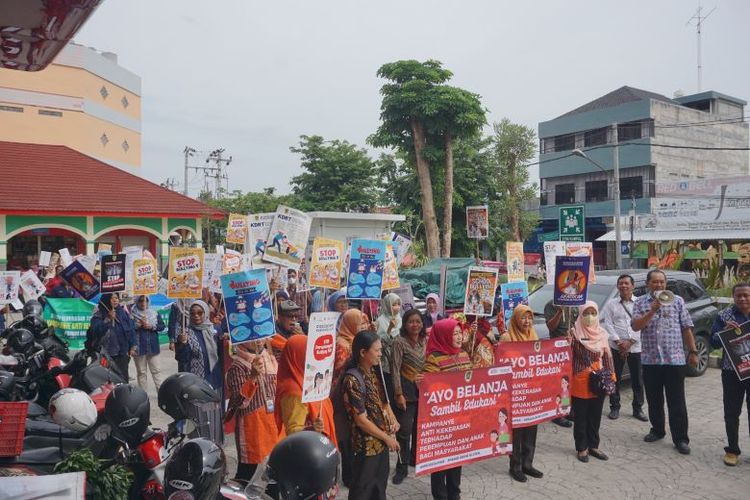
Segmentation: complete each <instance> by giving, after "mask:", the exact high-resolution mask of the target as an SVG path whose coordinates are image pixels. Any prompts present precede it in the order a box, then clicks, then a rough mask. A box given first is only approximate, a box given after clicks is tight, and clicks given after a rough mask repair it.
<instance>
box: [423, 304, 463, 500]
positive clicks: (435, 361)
mask: <svg viewBox="0 0 750 500" xmlns="http://www.w3.org/2000/svg"><path fill="white" fill-rule="evenodd" d="M463 339H464V335H463V331H462V329H461V325H460V324H459V322H458V321H456V320H455V319H453V318H450V319H440V320H438V321H436V322H435V323H434V324H433V325H432V332H431V333H430V337H429V340H427V350H426V354H427V357H426V358H425V364H424V368H423V369H422V371H423V372H425V373H434V372H452V371H466V370H471V369H472V368H473V365H472V363H471V359H470V358H469V355H468V354H467V353H466V351H463V350H461V344H462V343H463ZM430 487H431V490H432V497H433V498H434V499H441V500H442V499H448V500H459V499H460V498H461V467H454V468H452V469H447V470H442V471H440V472H433V473H432V474H430Z"/></svg>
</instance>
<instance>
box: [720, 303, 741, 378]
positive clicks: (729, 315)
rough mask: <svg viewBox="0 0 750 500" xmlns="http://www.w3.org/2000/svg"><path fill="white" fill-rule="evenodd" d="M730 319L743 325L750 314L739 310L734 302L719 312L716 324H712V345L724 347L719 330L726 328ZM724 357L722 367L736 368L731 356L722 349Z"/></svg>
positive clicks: (723, 368)
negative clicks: (730, 359) (730, 358)
mask: <svg viewBox="0 0 750 500" xmlns="http://www.w3.org/2000/svg"><path fill="white" fill-rule="evenodd" d="M730 321H734V322H735V323H737V324H738V325H741V324H742V323H746V322H748V321H750V316H748V315H745V314H742V313H741V312H740V311H739V310H737V306H736V305H734V304H732V305H731V306H729V307H727V308H726V309H724V310H723V311H721V312H720V313H719V314H717V315H716V318H715V319H714V324H713V325H712V326H711V347H724V346H723V344H722V343H721V339H719V332H721V331H723V330H726V329H727V323H729V322H730ZM722 358H723V361H722V362H721V369H722V370H734V368H733V367H732V362H731V361H729V356H727V354H726V352H724V351H722Z"/></svg>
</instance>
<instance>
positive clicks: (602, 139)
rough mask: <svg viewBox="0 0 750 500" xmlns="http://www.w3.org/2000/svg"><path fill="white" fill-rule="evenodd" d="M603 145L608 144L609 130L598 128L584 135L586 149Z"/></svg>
mask: <svg viewBox="0 0 750 500" xmlns="http://www.w3.org/2000/svg"><path fill="white" fill-rule="evenodd" d="M601 144H607V129H606V127H605V128H598V129H596V130H589V131H588V132H584V133H583V145H584V146H586V147H589V146H599V145H601Z"/></svg>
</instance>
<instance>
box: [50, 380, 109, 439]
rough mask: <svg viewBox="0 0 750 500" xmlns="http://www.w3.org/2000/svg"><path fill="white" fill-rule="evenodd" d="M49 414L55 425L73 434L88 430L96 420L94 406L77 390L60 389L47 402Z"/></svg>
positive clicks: (85, 395) (88, 398)
mask: <svg viewBox="0 0 750 500" xmlns="http://www.w3.org/2000/svg"><path fill="white" fill-rule="evenodd" d="M49 414H50V416H51V417H52V420H54V421H55V422H56V423H57V425H60V426H61V427H65V428H66V429H68V430H71V431H74V432H83V431H85V430H87V429H90V428H91V427H92V426H93V425H94V424H95V423H96V418H97V413H96V405H95V404H94V402H93V401H92V400H91V398H90V397H89V395H88V394H86V393H85V392H83V391H79V390H78V389H71V388H66V389H61V390H59V391H57V392H56V393H55V394H53V395H52V397H51V398H50V400H49Z"/></svg>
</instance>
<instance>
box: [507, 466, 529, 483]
mask: <svg viewBox="0 0 750 500" xmlns="http://www.w3.org/2000/svg"><path fill="white" fill-rule="evenodd" d="M510 477H512V478H513V479H515V480H516V481H518V482H519V483H525V482H526V481H527V479H526V474H524V473H523V471H522V470H519V469H511V470H510Z"/></svg>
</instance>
